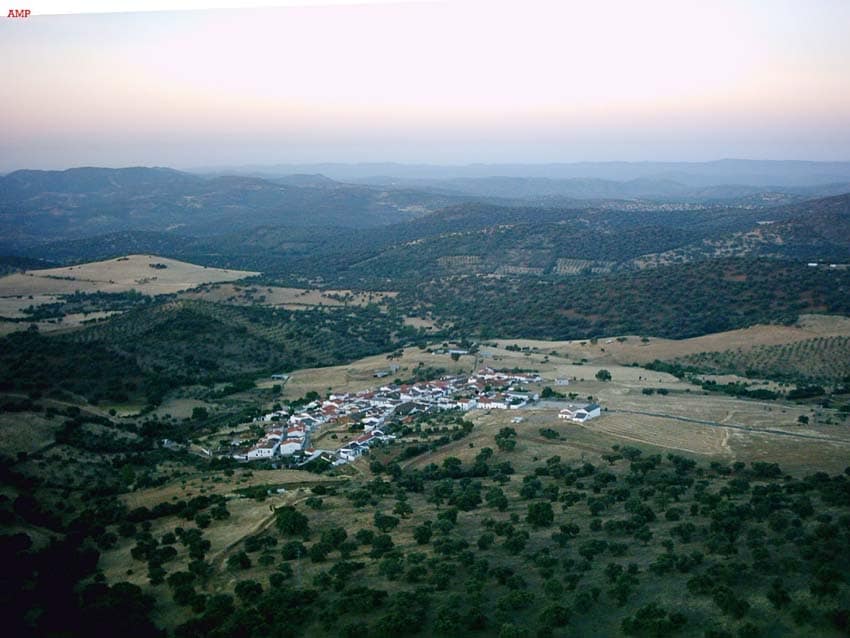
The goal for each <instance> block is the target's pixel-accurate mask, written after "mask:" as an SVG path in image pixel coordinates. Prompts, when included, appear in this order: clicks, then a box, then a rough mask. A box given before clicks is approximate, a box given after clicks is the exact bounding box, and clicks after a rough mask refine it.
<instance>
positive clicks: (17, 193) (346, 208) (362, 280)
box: [0, 168, 850, 286]
mask: <svg viewBox="0 0 850 638" xmlns="http://www.w3.org/2000/svg"><path fill="white" fill-rule="evenodd" d="M414 183H415V185H416V188H411V187H410V186H411V185H412V184H414ZM447 185H450V186H451V187H452V188H454V189H455V190H450V189H449V188H448V187H447ZM835 188H839V187H838V186H819V187H794V188H791V187H788V188H786V189H785V190H786V194H784V195H783V194H777V193H775V192H773V193H772V192H766V191H762V190H760V189H759V188H758V187H754V186H724V185H717V186H710V187H693V186H684V185H682V184H679V183H676V182H671V181H665V180H654V179H649V178H635V179H633V180H630V181H626V182H614V181H610V180H603V179H598V178H587V179H585V178H583V179H550V178H537V177H534V178H524V177H523V178H497V177H490V178H457V179H454V180H443V181H440V180H397V181H396V182H394V183H392V184H368V185H364V184H344V183H341V182H337V181H335V180H333V179H331V178H329V177H326V176H324V175H321V174H316V173H294V174H291V175H288V176H283V177H279V178H273V179H264V178H259V177H249V176H232V175H230V176H226V175H222V176H215V177H202V176H198V175H192V174H189V173H183V172H180V171H174V170H171V169H166V168H130V169H99V168H82V169H72V170H69V171H17V172H15V173H12V174H11V175H8V176H6V177H4V178H0V238H2V239H0V254H7V255H17V256H20V257H26V258H31V259H49V260H51V261H59V262H66V263H67V262H71V261H86V260H92V259H101V258H106V257H114V256H118V255H122V254H128V253H152V254H160V255H163V256H169V257H175V258H180V259H186V260H189V261H192V262H194V263H199V264H203V265H210V266H221V267H231V268H241V269H246V270H257V271H263V272H266V273H276V276H279V277H280V276H285V277H292V278H301V279H303V280H310V281H319V280H321V281H324V282H334V284H335V285H340V286H360V285H363V286H369V285H378V282H381V281H383V282H393V281H398V280H404V281H408V282H410V281H414V280H417V279H421V278H424V277H436V278H439V277H443V276H448V275H451V274H459V273H466V274H502V275H504V274H507V275H536V276H547V277H548V276H553V277H560V276H567V275H573V274H583V273H599V272H616V271H621V270H632V269H635V268H646V267H653V266H660V265H667V264H675V263H685V262H692V261H701V260H706V259H712V258H716V257H741V256H755V257H778V258H786V259H794V260H814V261H820V260H825V261H831V262H842V263H844V262H848V261H850V239H848V238H850V220H848V211H850V194H844V195H838V196H833V197H827V198H819V199H810V200H805V201H798V200H799V199H800V198H801V197H803V193H805V192H810V193H811V192H821V191H827V192H829V191H830V190H831V189H835ZM848 188H850V186H848ZM660 191H664V192H666V193H667V194H666V195H665V197H666V198H667V199H666V201H665V200H664V198H661V199H660V200H659V202H660V203H656V204H655V205H652V206H642V205H640V206H635V205H634V204H635V202H643V201H648V200H649V198H650V194H651V193H653V192H656V193H657V192H660ZM791 191H796V192H797V193H798V194H797V195H791V194H789V193H790V192H791ZM476 193H482V195H476ZM565 193H572V194H574V195H581V196H582V197H587V198H589V199H573V198H571V197H567V196H565V195H564V194H565ZM684 193H689V195H688V197H695V198H696V199H695V202H697V205H693V206H692V205H690V204H685V203H682V199H681V198H683V197H684ZM626 195H628V196H629V197H634V198H636V199H634V200H629V201H627V200H621V199H611V198H612V197H615V196H619V197H624V196H626ZM591 196H603V197H605V198H606V199H592V198H591ZM724 197H726V198H732V199H725V200H724V199H723V198H724ZM643 198H645V199H643ZM789 200H790V201H791V202H792V203H788V202H789ZM506 203H507V204H508V205H505V204H506ZM768 222H769V223H768ZM20 263H24V262H20ZM34 263H37V262H34ZM8 268H14V266H13V265H12V264H11V263H10V265H9V266H8Z"/></svg>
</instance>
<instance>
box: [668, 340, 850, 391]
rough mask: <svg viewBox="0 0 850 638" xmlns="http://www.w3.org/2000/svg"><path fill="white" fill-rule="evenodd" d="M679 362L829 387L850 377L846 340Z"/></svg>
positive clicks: (712, 354)
mask: <svg viewBox="0 0 850 638" xmlns="http://www.w3.org/2000/svg"><path fill="white" fill-rule="evenodd" d="M680 361H681V362H682V363H684V364H685V365H690V366H696V367H698V368H699V369H701V370H713V371H717V372H733V373H738V374H742V375H746V374H749V375H757V376H760V377H767V378H780V379H806V380H809V381H813V382H826V383H830V382H834V381H837V380H840V379H844V378H847V377H850V337H847V336H840V337H816V338H814V339H806V340H804V341H795V342H793V343H786V344H781V345H775V346H754V347H752V348H749V349H747V350H742V349H736V350H724V351H722V352H701V353H699V354H692V355H689V356H687V357H683V358H681V359H680Z"/></svg>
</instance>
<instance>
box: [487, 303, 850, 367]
mask: <svg viewBox="0 0 850 638" xmlns="http://www.w3.org/2000/svg"><path fill="white" fill-rule="evenodd" d="M846 335H850V318H847V317H838V316H827V315H801V317H800V319H799V321H798V322H797V324H795V325H793V326H772V325H757V326H752V327H750V328H743V329H740V330H730V331H727V332H718V333H714V334H710V335H704V336H701V337H694V338H692V339H679V340H676V339H660V338H656V337H652V336H650V337H649V341H648V342H643V341H641V337H640V336H637V335H625V341H618V340H617V339H615V338H609V339H599V340H598V341H597V342H596V343H591V342H590V341H589V340H586V339H585V340H575V341H537V340H533V339H502V340H498V341H497V342H496V343H498V344H499V345H500V346H502V347H503V346H505V345H511V344H516V345H518V346H520V347H528V348H531V349H532V350H533V351H537V352H541V353H549V352H552V351H555V352H557V353H558V354H559V355H562V356H566V357H568V358H569V359H573V360H581V359H587V360H588V361H589V362H594V363H599V364H609V363H625V364H628V363H648V362H650V361H654V360H655V359H661V360H669V359H675V358H678V357H684V356H687V355H690V354H695V353H699V352H715V351H723V350H734V349H736V348H741V349H750V348H753V347H755V346H760V345H780V344H785V343H793V342H796V341H803V340H806V339H812V338H815V337H832V336H846ZM485 349H486V348H485Z"/></svg>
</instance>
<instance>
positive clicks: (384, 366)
mask: <svg viewBox="0 0 850 638" xmlns="http://www.w3.org/2000/svg"><path fill="white" fill-rule="evenodd" d="M475 361H476V358H475V357H474V356H472V355H464V356H461V357H460V358H459V359H458V361H454V360H452V358H451V357H450V356H449V355H447V354H439V355H438V354H432V353H429V352H427V351H425V350H420V349H419V348H405V349H404V350H402V351H401V356H397V357H393V358H392V359H390V358H388V357H387V356H386V355H375V356H373V357H366V358H364V359H359V360H357V361H354V362H352V363H350V364H347V365H342V366H330V367H327V368H305V369H303V370H297V371H296V372H293V373H292V374H291V375H290V377H289V380H288V381H287V382H286V384H285V385H284V386H283V398H285V399H296V398H299V397H302V396H304V395H305V394H306V393H307V392H310V391H313V392H318V393H320V394H324V393H325V392H328V391H332V392H357V391H359V390H366V389H368V388H373V387H378V386H381V385H383V384H384V383H389V382H392V381H393V380H394V379H396V378H400V379H410V378H411V377H412V376H413V375H415V374H416V372H417V370H422V369H426V368H432V369H442V370H444V372H442V374H457V373H460V372H471V371H472V370H473V369H474V364H475ZM383 373H386V376H384V377H380V378H377V377H375V374H383ZM437 376H439V375H437ZM429 378H430V377H429ZM275 383H280V382H279V381H277V382H275Z"/></svg>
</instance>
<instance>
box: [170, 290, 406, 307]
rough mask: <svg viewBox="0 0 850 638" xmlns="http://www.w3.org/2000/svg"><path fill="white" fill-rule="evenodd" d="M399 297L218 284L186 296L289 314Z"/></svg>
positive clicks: (377, 302) (375, 302) (384, 294)
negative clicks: (312, 308) (294, 311)
mask: <svg viewBox="0 0 850 638" xmlns="http://www.w3.org/2000/svg"><path fill="white" fill-rule="evenodd" d="M397 294H398V293H396V292H354V291H352V290H318V289H305V288H285V287H282V286H239V285H235V284H216V285H211V286H204V287H203V288H202V289H200V290H192V291H190V292H186V293H185V294H184V295H183V296H184V297H186V298H188V299H202V300H204V301H214V302H216V303H228V304H234V305H253V304H261V305H264V306H276V307H280V308H286V309H288V310H302V309H304V308H310V307H313V306H346V305H348V306H366V305H368V304H370V303H374V304H378V305H380V304H382V303H383V302H384V301H385V300H386V299H387V298H389V297H395V296H396V295H397Z"/></svg>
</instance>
